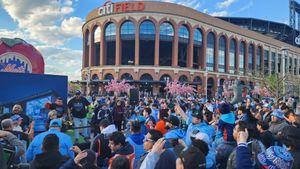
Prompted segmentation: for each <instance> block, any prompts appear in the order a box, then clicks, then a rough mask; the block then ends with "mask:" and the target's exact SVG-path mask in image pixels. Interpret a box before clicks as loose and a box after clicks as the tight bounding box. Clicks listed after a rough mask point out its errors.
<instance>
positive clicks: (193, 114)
mask: <svg viewBox="0 0 300 169" xmlns="http://www.w3.org/2000/svg"><path fill="white" fill-rule="evenodd" d="M192 116H193V117H196V118H198V119H201V120H203V114H202V113H192Z"/></svg>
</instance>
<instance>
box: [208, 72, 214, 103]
mask: <svg viewBox="0 0 300 169" xmlns="http://www.w3.org/2000/svg"><path fill="white" fill-rule="evenodd" d="M214 85H215V82H214V79H213V78H211V77H210V78H208V79H207V98H209V99H211V98H212V97H213V93H214V92H213V88H214Z"/></svg>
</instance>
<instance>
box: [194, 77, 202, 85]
mask: <svg viewBox="0 0 300 169" xmlns="http://www.w3.org/2000/svg"><path fill="white" fill-rule="evenodd" d="M193 82H194V83H198V84H200V85H202V79H201V77H199V76H196V77H195V78H194V80H193Z"/></svg>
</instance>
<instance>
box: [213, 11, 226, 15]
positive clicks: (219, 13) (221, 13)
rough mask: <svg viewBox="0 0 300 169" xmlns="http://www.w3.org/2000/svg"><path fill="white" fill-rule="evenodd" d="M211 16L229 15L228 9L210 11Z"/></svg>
mask: <svg viewBox="0 0 300 169" xmlns="http://www.w3.org/2000/svg"><path fill="white" fill-rule="evenodd" d="M210 15H211V16H229V13H228V12H227V11H219V12H213V13H210Z"/></svg>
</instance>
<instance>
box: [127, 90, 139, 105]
mask: <svg viewBox="0 0 300 169" xmlns="http://www.w3.org/2000/svg"><path fill="white" fill-rule="evenodd" d="M139 97H140V94H139V90H138V89H129V104H130V105H137V104H138V103H139V100H140V99H139Z"/></svg>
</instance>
